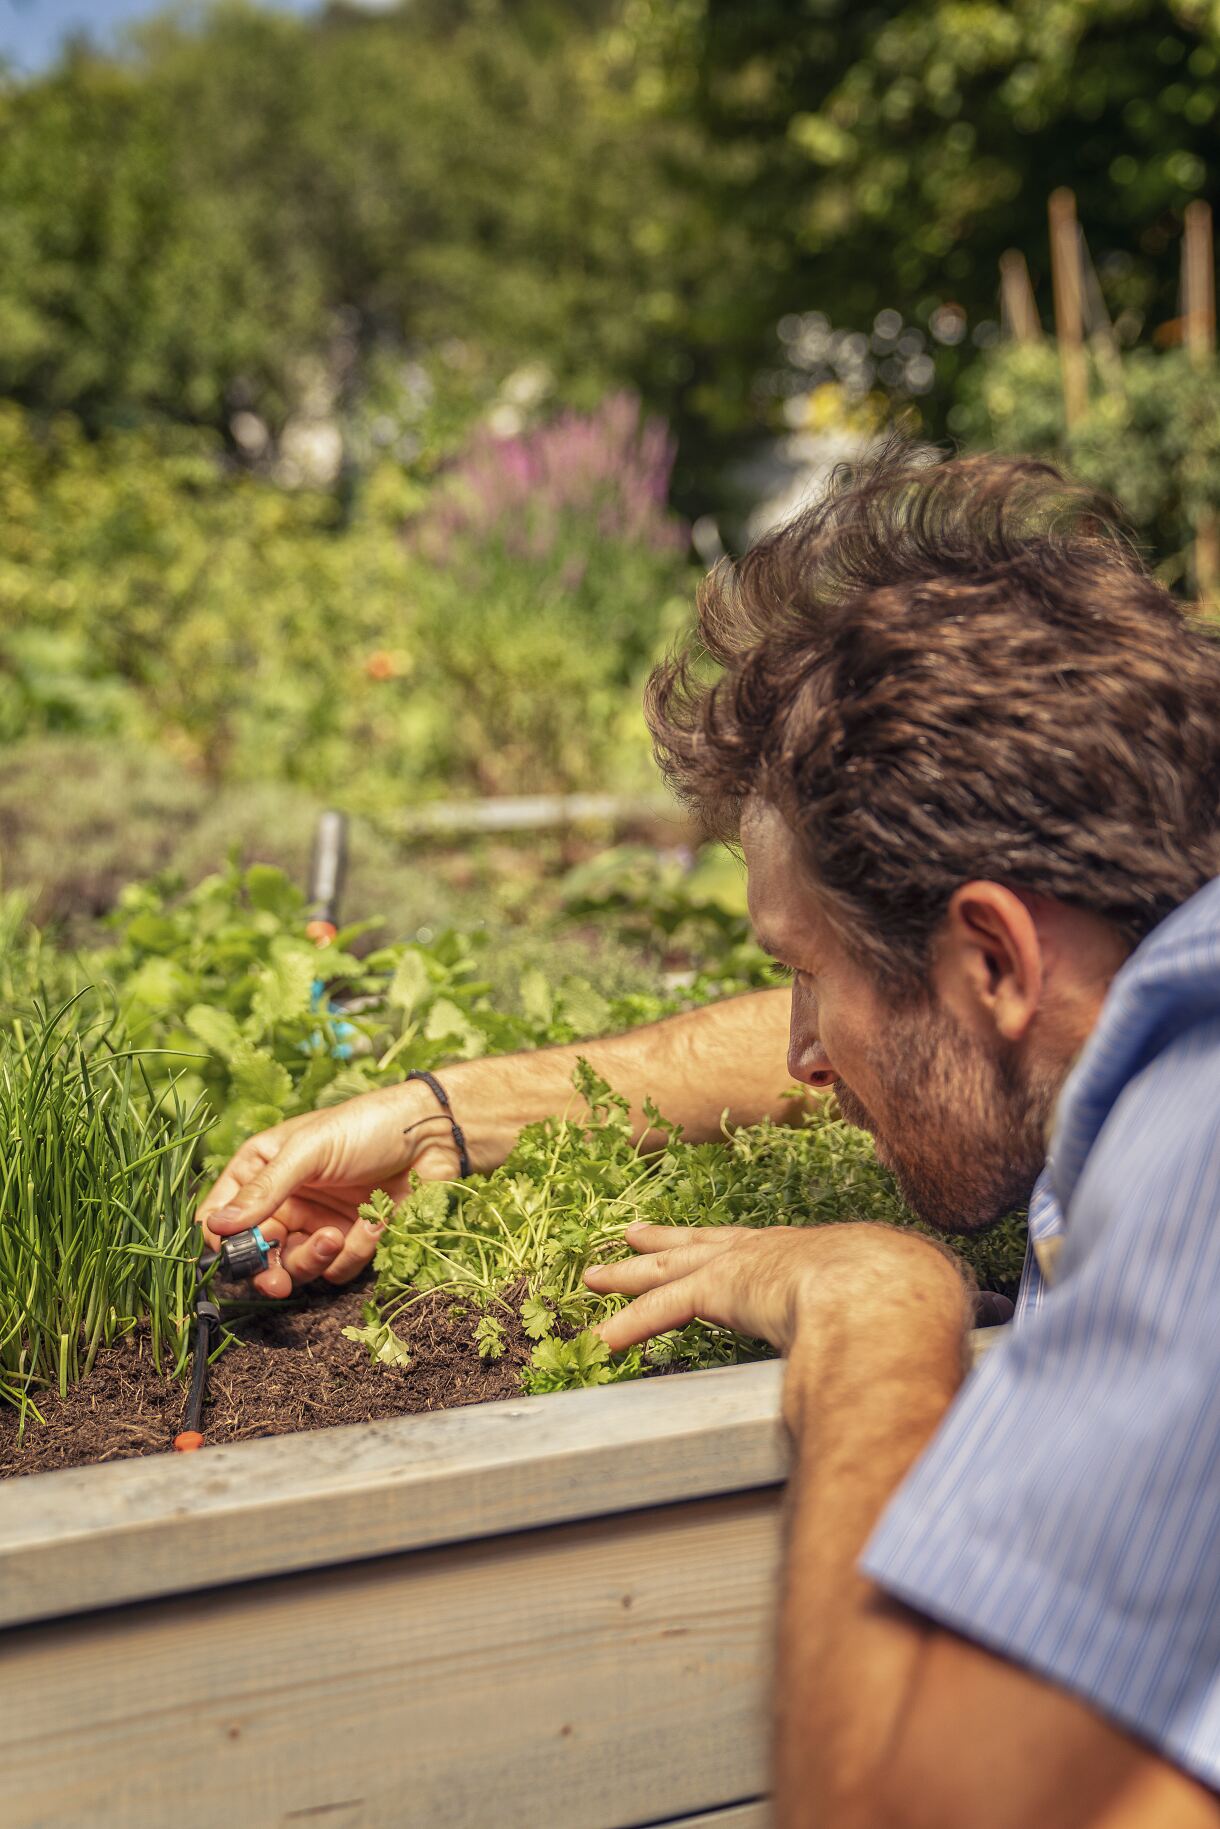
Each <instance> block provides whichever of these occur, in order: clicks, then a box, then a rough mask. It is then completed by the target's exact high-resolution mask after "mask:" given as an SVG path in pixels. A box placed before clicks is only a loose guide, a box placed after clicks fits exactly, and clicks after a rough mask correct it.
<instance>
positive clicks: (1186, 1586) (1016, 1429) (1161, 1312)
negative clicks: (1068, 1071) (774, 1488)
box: [861, 1022, 1220, 1788]
mask: <svg viewBox="0 0 1220 1829" xmlns="http://www.w3.org/2000/svg"><path fill="white" fill-rule="evenodd" d="M861 1566H862V1568H863V1570H864V1572H865V1573H866V1574H867V1575H869V1576H870V1577H871V1578H872V1579H873V1580H874V1581H876V1582H877V1583H878V1584H879V1586H880V1587H882V1588H883V1589H885V1590H886V1591H887V1592H888V1593H890V1594H892V1595H894V1596H896V1597H897V1598H898V1599H900V1600H903V1601H905V1602H906V1603H907V1604H908V1605H910V1606H912V1607H914V1608H917V1609H918V1610H919V1611H920V1612H921V1613H924V1614H926V1615H928V1616H930V1617H931V1618H933V1619H935V1620H937V1621H939V1622H940V1623H941V1624H943V1625H944V1626H946V1627H948V1628H950V1629H952V1630H953V1631H955V1632H958V1633H960V1634H962V1635H963V1636H965V1637H967V1638H970V1639H973V1640H975V1641H976V1642H977V1643H979V1644H981V1645H983V1646H985V1647H987V1648H988V1649H989V1650H992V1651H995V1652H997V1653H999V1654H1000V1655H1002V1656H1004V1657H1006V1658H1009V1659H1011V1660H1013V1661H1014V1662H1016V1663H1019V1664H1021V1665H1023V1666H1025V1667H1026V1668H1028V1669H1029V1670H1031V1671H1033V1672H1035V1673H1036V1674H1038V1675H1039V1676H1042V1677H1045V1678H1048V1679H1050V1680H1051V1681H1053V1682H1055V1683H1057V1684H1058V1685H1060V1686H1062V1687H1063V1688H1065V1689H1067V1690H1069V1691H1072V1692H1073V1693H1075V1694H1076V1695H1079V1696H1080V1697H1082V1698H1084V1699H1085V1700H1087V1701H1088V1702H1090V1703H1092V1704H1093V1705H1094V1706H1095V1707H1096V1708H1098V1709H1099V1710H1100V1711H1101V1712H1103V1713H1104V1714H1106V1715H1108V1716H1109V1717H1110V1718H1111V1719H1113V1720H1114V1721H1115V1722H1117V1723H1118V1724H1119V1725H1121V1726H1123V1727H1125V1728H1127V1729H1129V1730H1130V1731H1132V1732H1133V1733H1135V1734H1136V1735H1137V1736H1138V1737H1140V1738H1141V1739H1143V1740H1146V1741H1148V1742H1149V1743H1151V1744H1152V1745H1153V1746H1154V1747H1156V1748H1157V1749H1158V1750H1159V1751H1160V1752H1161V1753H1162V1755H1163V1756H1164V1757H1165V1758H1166V1759H1167V1760H1168V1761H1169V1762H1170V1763H1172V1764H1174V1765H1177V1766H1180V1767H1181V1768H1182V1769H1183V1770H1185V1771H1187V1772H1189V1773H1190V1774H1192V1775H1193V1776H1195V1777H1197V1778H1199V1779H1201V1780H1202V1781H1203V1783H1205V1784H1207V1785H1209V1786H1211V1787H1213V1788H1218V1787H1220V1024H1218V1023H1216V1022H1211V1023H1205V1024H1202V1025H1200V1027H1199V1028H1198V1029H1196V1030H1194V1031H1192V1033H1191V1034H1190V1036H1189V1037H1187V1038H1184V1039H1180V1040H1178V1041H1176V1042H1174V1043H1173V1044H1172V1045H1171V1046H1170V1047H1169V1048H1167V1049H1166V1051H1165V1052H1164V1053H1163V1054H1162V1055H1160V1056H1158V1058H1157V1059H1156V1060H1155V1061H1153V1062H1152V1064H1151V1065H1149V1066H1147V1067H1145V1068H1144V1070H1143V1071H1142V1072H1141V1073H1140V1074H1139V1075H1138V1076H1137V1077H1136V1078H1135V1079H1133V1080H1132V1081H1131V1082H1130V1083H1129V1085H1128V1086H1127V1087H1126V1089H1125V1091H1124V1092H1123V1093H1122V1095H1121V1096H1120V1098H1119V1099H1118V1100H1117V1101H1116V1103H1115V1105H1114V1106H1113V1108H1112V1110H1111V1112H1110V1115H1109V1117H1108V1118H1107V1120H1106V1123H1105V1124H1104V1126H1103V1128H1102V1130H1101V1132H1100V1134H1099V1136H1098V1138H1097V1141H1096V1142H1095V1144H1094V1146H1093V1148H1092V1150H1091V1151H1090V1154H1089V1156H1088V1159H1087V1161H1086V1163H1085V1165H1084V1168H1083V1171H1082V1173H1081V1175H1080V1179H1079V1181H1078V1182H1077V1184H1076V1187H1075V1189H1074V1190H1073V1194H1072V1198H1071V1202H1070V1207H1069V1210H1068V1216H1067V1239H1066V1243H1065V1247H1064V1253H1063V1258H1062V1266H1061V1271H1060V1276H1059V1279H1058V1281H1057V1282H1056V1285H1055V1287H1054V1288H1053V1289H1051V1290H1050V1291H1049V1292H1048V1293H1047V1295H1046V1297H1045V1299H1044V1301H1043V1303H1042V1305H1041V1307H1040V1309H1039V1310H1038V1312H1037V1313H1036V1314H1035V1313H1032V1312H1031V1313H1030V1314H1029V1315H1027V1316H1026V1317H1025V1318H1023V1319H1019V1320H1018V1321H1017V1322H1015V1323H1014V1324H1013V1325H1012V1326H1011V1327H1010V1328H1009V1329H1008V1330H1007V1337H1006V1338H1005V1339H1004V1340H1003V1341H1001V1342H1000V1344H998V1345H997V1346H996V1347H995V1348H993V1350H992V1351H991V1352H990V1353H989V1354H988V1355H987V1356H986V1358H985V1359H984V1360H983V1361H982V1363H981V1364H980V1365H979V1366H978V1367H977V1368H976V1369H975V1370H974V1371H973V1372H972V1373H971V1375H970V1377H969V1378H968V1379H967V1382H966V1384H965V1385H964V1386H963V1388H962V1391H961V1394H960V1395H959V1397H958V1399H957V1401H956V1402H955V1403H954V1405H953V1406H952V1408H951V1410H950V1411H949V1413H948V1415H947V1416H946V1419H945V1422H944V1424H943V1425H942V1427H941V1429H940V1431H939V1432H938V1434H937V1435H936V1436H935V1437H934V1439H933V1441H932V1443H931V1445H930V1447H929V1448H928V1450H927V1451H926V1452H925V1454H924V1455H923V1456H922V1457H921V1459H920V1460H919V1461H918V1462H917V1463H916V1465H915V1467H914V1468H913V1470H912V1472H911V1474H910V1475H909V1477H908V1478H907V1480H906V1481H905V1482H904V1484H903V1485H902V1486H901V1487H900V1488H899V1490H898V1492H897V1494H896V1495H895V1497H894V1499H893V1500H892V1502H891V1504H890V1506H889V1508H888V1509H887V1510H886V1512H885V1513H884V1515H883V1516H882V1519H881V1521H880V1523H879V1525H878V1527H877V1529H876V1531H875V1533H874V1535H873V1537H872V1539H871V1541H870V1542H869V1544H868V1545H867V1547H866V1550H865V1553H864V1556H863V1559H862V1564H861Z"/></svg>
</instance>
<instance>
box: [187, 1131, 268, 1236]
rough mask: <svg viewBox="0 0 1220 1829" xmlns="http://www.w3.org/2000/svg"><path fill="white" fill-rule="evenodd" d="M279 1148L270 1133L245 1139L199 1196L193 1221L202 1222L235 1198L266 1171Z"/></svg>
mask: <svg viewBox="0 0 1220 1829" xmlns="http://www.w3.org/2000/svg"><path fill="white" fill-rule="evenodd" d="M278 1149H279V1144H278V1140H277V1139H276V1138H275V1133H274V1132H273V1131H260V1132H259V1134H258V1136H256V1137H247V1138H246V1141H245V1142H244V1143H243V1144H242V1145H241V1148H240V1149H238V1150H237V1151H235V1153H234V1155H233V1157H232V1160H231V1161H230V1162H229V1163H228V1164H227V1165H226V1167H225V1168H224V1170H223V1171H222V1173H221V1174H220V1175H218V1176H217V1178H216V1180H215V1181H214V1182H213V1183H212V1186H211V1187H210V1188H209V1189H208V1191H207V1193H206V1194H204V1195H203V1196H202V1198H201V1199H200V1201H199V1204H198V1206H197V1208H196V1209H195V1217H196V1218H197V1219H199V1220H200V1221H205V1220H206V1219H207V1218H208V1216H209V1214H211V1213H212V1212H213V1211H214V1210H215V1209H216V1208H217V1207H223V1206H226V1205H227V1204H228V1203H229V1201H231V1200H233V1199H235V1198H236V1196H237V1195H238V1194H240V1192H241V1190H242V1189H243V1188H244V1187H245V1185H246V1183H247V1182H248V1181H250V1180H251V1179H252V1178H253V1176H255V1175H257V1174H258V1172H259V1170H260V1169H263V1168H265V1167H266V1165H267V1163H268V1162H269V1161H270V1159H271V1157H272V1156H274V1155H276V1154H277V1153H278Z"/></svg>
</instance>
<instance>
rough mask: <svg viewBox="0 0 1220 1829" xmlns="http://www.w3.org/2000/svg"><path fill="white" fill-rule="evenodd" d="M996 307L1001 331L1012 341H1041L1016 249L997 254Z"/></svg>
mask: <svg viewBox="0 0 1220 1829" xmlns="http://www.w3.org/2000/svg"><path fill="white" fill-rule="evenodd" d="M1000 307H1001V314H1002V316H1003V319H1004V325H1005V328H1006V330H1007V331H1008V334H1009V335H1010V336H1011V337H1012V339H1013V341H1014V342H1016V343H1040V342H1041V341H1042V320H1041V318H1040V317H1039V316H1038V302H1037V300H1036V299H1035V297H1034V288H1033V284H1032V282H1031V280H1030V277H1029V268H1028V266H1027V265H1026V264H1025V256H1024V254H1022V252H1021V250H1020V248H1006V249H1005V251H1004V253H1003V254H1001V255H1000Z"/></svg>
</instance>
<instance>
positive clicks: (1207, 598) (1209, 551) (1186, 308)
mask: <svg viewBox="0 0 1220 1829" xmlns="http://www.w3.org/2000/svg"><path fill="white" fill-rule="evenodd" d="M1182 316H1183V341H1184V342H1185V344H1186V348H1187V350H1188V351H1189V353H1190V359H1191V361H1192V362H1193V363H1194V365H1195V367H1196V368H1199V369H1207V368H1209V367H1210V366H1211V364H1212V361H1213V360H1214V357H1215V354H1216V262H1215V254H1214V251H1213V247H1212V211H1211V205H1210V203H1205V202H1204V201H1203V200H1202V199H1201V198H1196V199H1195V201H1194V202H1193V203H1188V204H1187V206H1186V215H1185V220H1184V233H1183V236H1182ZM1194 572H1195V589H1196V590H1197V591H1198V594H1199V596H1200V598H1201V599H1202V600H1203V602H1204V603H1208V604H1212V605H1214V604H1215V601H1216V598H1217V596H1220V528H1218V527H1217V522H1216V516H1215V514H1214V513H1212V512H1211V511H1210V510H1207V509H1204V511H1203V512H1202V513H1201V514H1200V516H1199V520H1198V524H1197V526H1196V527H1195V543H1194Z"/></svg>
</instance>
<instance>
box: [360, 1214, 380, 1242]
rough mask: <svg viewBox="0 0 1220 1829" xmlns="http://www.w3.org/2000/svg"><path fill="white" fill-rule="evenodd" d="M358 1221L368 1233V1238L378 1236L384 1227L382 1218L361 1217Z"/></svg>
mask: <svg viewBox="0 0 1220 1829" xmlns="http://www.w3.org/2000/svg"><path fill="white" fill-rule="evenodd" d="M360 1223H361V1225H362V1226H363V1227H364V1229H365V1231H366V1232H367V1233H368V1234H369V1237H370V1238H380V1237H381V1235H382V1233H383V1232H384V1231H385V1229H386V1221H385V1220H384V1219H362V1220H361V1222H360Z"/></svg>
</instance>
